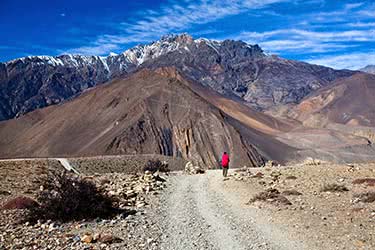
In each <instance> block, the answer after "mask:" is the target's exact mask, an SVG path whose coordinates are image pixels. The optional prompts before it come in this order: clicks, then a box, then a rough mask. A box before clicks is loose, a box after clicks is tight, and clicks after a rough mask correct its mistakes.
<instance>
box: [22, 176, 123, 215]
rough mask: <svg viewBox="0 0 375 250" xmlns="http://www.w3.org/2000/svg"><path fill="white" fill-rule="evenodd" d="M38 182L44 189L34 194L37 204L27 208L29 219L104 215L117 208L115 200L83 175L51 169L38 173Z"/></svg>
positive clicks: (112, 212)
mask: <svg viewBox="0 0 375 250" xmlns="http://www.w3.org/2000/svg"><path fill="white" fill-rule="evenodd" d="M41 183H42V185H43V187H44V190H43V191H40V192H39V193H38V194H37V197H36V199H37V201H38V203H39V206H36V207H32V208H31V209H29V220H30V221H36V220H48V219H50V220H58V221H70V220H81V219H94V218H98V217H100V218H106V217H109V216H111V215H113V214H115V213H116V212H119V210H118V209H117V208H116V207H115V205H114V204H115V200H114V199H113V198H110V197H108V196H106V195H105V194H104V190H101V189H98V188H97V187H96V185H95V184H94V183H93V182H91V181H89V180H87V179H82V178H80V177H77V176H73V175H72V174H68V173H67V172H62V173H61V172H51V173H50V174H49V175H47V176H45V177H42V180H41Z"/></svg>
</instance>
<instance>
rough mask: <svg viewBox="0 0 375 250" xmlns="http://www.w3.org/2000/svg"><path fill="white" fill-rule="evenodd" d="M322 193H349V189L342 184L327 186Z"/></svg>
mask: <svg viewBox="0 0 375 250" xmlns="http://www.w3.org/2000/svg"><path fill="white" fill-rule="evenodd" d="M320 191H321V192H347V191H349V189H348V188H347V187H345V186H344V185H341V184H336V183H332V184H325V185H324V186H323V188H322V189H321V190H320Z"/></svg>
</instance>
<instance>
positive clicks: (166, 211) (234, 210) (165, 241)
mask: <svg viewBox="0 0 375 250" xmlns="http://www.w3.org/2000/svg"><path fill="white" fill-rule="evenodd" d="M225 189H226V187H225V181H224V180H223V178H222V176H221V172H220V171H208V172H207V173H206V174H204V175H194V176H188V175H177V176H174V177H171V178H170V186H169V188H168V189H167V190H166V191H165V192H164V194H163V196H162V197H161V202H160V204H161V205H162V207H161V208H160V209H161V215H162V216H159V217H160V222H159V224H160V225H161V228H162V230H163V235H162V237H161V242H160V248H161V249H288V250H293V249H307V248H305V247H304V246H303V245H302V243H300V242H293V241H291V240H289V239H288V236H287V235H285V234H284V233H282V231H281V230H279V229H277V228H275V226H274V225H272V226H271V224H268V223H267V221H266V220H264V219H262V218H260V215H259V214H257V212H256V211H255V209H254V208H251V207H249V206H245V205H244V203H245V201H243V200H242V199H241V198H240V197H239V196H237V194H236V193H227V192H226V190H225ZM258 216H259V217H258Z"/></svg>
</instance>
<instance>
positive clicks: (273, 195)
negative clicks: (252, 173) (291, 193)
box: [249, 188, 292, 205]
mask: <svg viewBox="0 0 375 250" xmlns="http://www.w3.org/2000/svg"><path fill="white" fill-rule="evenodd" d="M256 201H264V202H268V203H276V204H283V205H292V203H291V202H290V201H289V200H288V198H286V197H285V196H283V195H281V194H280V192H279V190H277V189H275V188H270V189H267V190H265V191H263V192H260V193H258V194H256V195H255V196H254V197H253V198H251V199H250V201H249V203H253V202H256Z"/></svg>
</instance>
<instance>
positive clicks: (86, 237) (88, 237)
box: [81, 234, 93, 243]
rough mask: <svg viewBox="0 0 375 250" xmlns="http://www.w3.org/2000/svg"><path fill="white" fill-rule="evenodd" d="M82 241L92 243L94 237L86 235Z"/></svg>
mask: <svg viewBox="0 0 375 250" xmlns="http://www.w3.org/2000/svg"><path fill="white" fill-rule="evenodd" d="M81 241H82V242H84V243H91V242H92V241H93V237H92V235H91V234H86V235H84V236H83V237H82V238H81Z"/></svg>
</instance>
